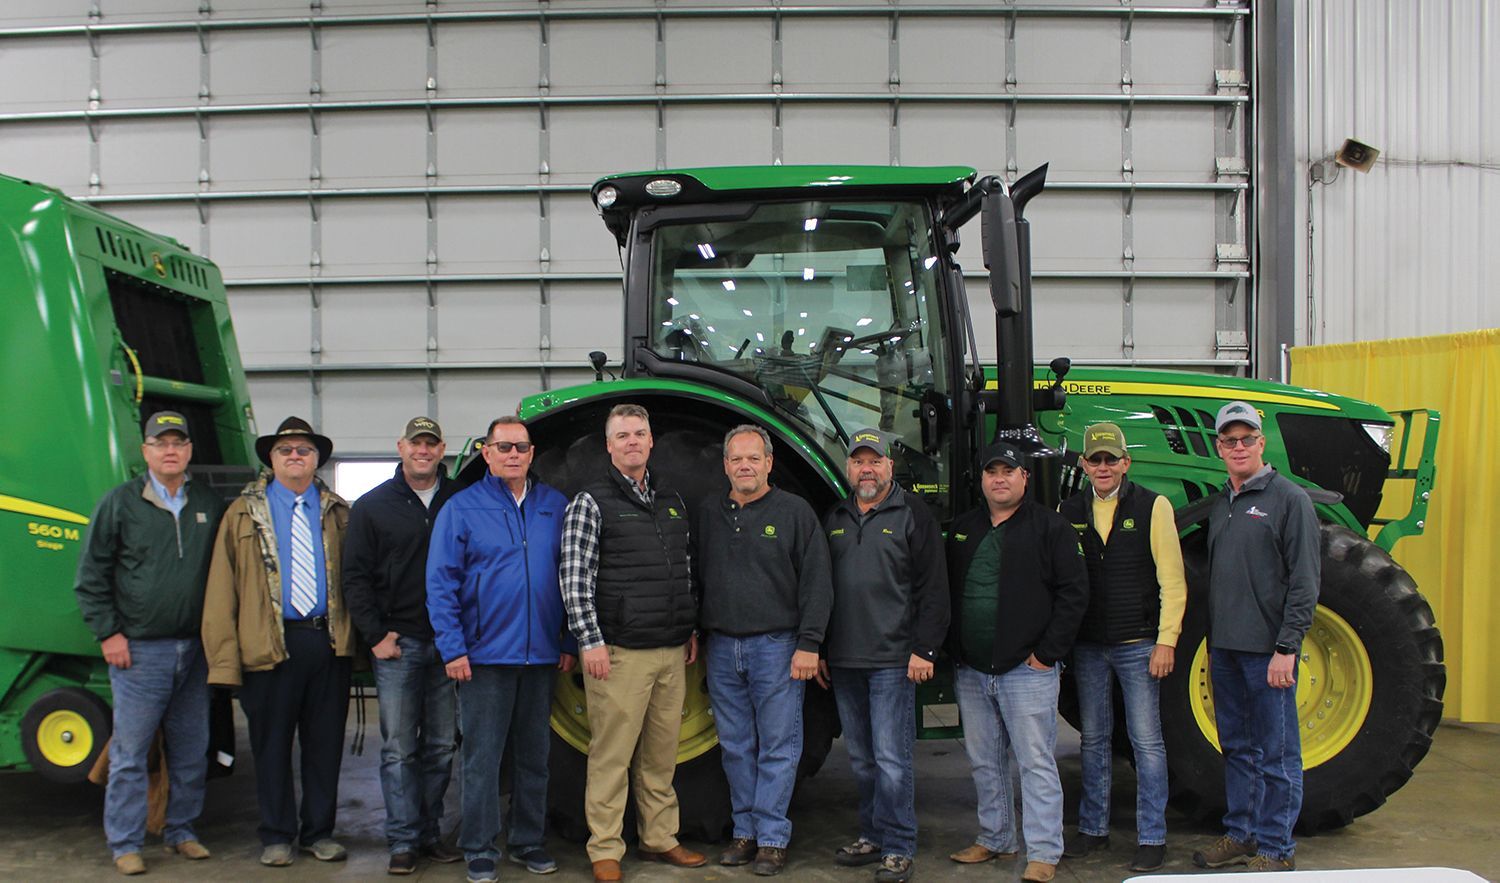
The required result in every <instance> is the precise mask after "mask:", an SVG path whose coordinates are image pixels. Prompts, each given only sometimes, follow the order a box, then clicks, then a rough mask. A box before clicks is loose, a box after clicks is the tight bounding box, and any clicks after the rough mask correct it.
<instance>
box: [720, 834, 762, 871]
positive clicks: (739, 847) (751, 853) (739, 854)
mask: <svg viewBox="0 0 1500 883" xmlns="http://www.w3.org/2000/svg"><path fill="white" fill-rule="evenodd" d="M754 860H755V840H754V839H752V838H750V837H736V838H734V840H732V841H730V843H729V848H728V849H726V850H724V851H723V852H721V853H719V864H721V865H724V866H725V867H730V868H737V867H739V866H740V865H748V864H750V863H751V862H752V861H754Z"/></svg>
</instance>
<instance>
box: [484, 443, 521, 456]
mask: <svg viewBox="0 0 1500 883" xmlns="http://www.w3.org/2000/svg"><path fill="white" fill-rule="evenodd" d="M485 447H487V448H494V449H495V450H497V451H499V452H500V453H502V454H509V453H510V451H511V448H515V449H516V450H517V451H520V452H521V453H523V454H524V453H526V452H527V451H529V450H531V442H512V441H493V442H490V443H489V444H487V445H485Z"/></svg>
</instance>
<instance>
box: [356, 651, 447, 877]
mask: <svg viewBox="0 0 1500 883" xmlns="http://www.w3.org/2000/svg"><path fill="white" fill-rule="evenodd" d="M396 646H397V647H400V648H401V656H400V658H398V659H375V660H374V666H375V689H376V690H377V691H378V697H379V699H380V738H381V745H380V792H381V794H382V795H383V796H384V797H385V842H386V845H387V847H388V848H389V849H390V851H391V853H392V854H393V855H394V854H395V853H398V852H413V851H415V850H416V849H417V848H418V847H421V846H426V845H428V844H431V843H436V842H438V841H439V840H441V839H442V831H441V830H439V827H438V826H439V825H440V824H441V822H442V820H443V794H444V793H446V792H447V790H448V779H449V778H450V777H451V775H452V773H453V750H454V739H455V737H456V735H457V729H458V708H457V693H455V692H454V687H453V681H452V680H450V679H449V678H448V673H447V671H446V670H445V669H444V667H443V661H442V659H440V658H439V657H438V655H437V650H436V648H435V647H434V646H433V643H432V641H426V640H423V639H421V638H409V637H406V636H405V635H402V636H400V637H398V638H397V639H396Z"/></svg>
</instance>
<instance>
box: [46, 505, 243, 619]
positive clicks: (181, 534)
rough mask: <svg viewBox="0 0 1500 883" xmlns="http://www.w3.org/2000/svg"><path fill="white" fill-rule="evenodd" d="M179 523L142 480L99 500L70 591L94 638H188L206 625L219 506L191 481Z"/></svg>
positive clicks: (220, 506) (220, 507)
mask: <svg viewBox="0 0 1500 883" xmlns="http://www.w3.org/2000/svg"><path fill="white" fill-rule="evenodd" d="M186 492H187V502H186V503H185V504H184V505H183V507H182V512H181V514H180V515H179V516H178V517H177V518H173V517H172V511H171V510H170V509H168V508H167V507H166V504H165V503H163V502H162V501H161V499H160V498H159V497H157V495H156V491H155V489H154V488H152V486H151V481H150V479H149V478H148V477H147V476H146V475H142V476H140V477H139V478H132V479H131V480H130V481H127V482H125V483H124V484H122V485H120V486H119V487H117V488H115V489H114V490H112V491H110V492H109V493H107V494H105V495H104V499H102V500H100V501H99V505H98V507H96V508H95V509H94V517H93V519H92V520H91V521H90V522H89V528H88V535H87V537H86V538H85V540H84V545H83V554H82V555H80V556H79V559H78V581H77V583H76V584H75V585H74V588H73V591H74V593H75V594H76V595H77V596H78V609H79V610H80V611H81V612H82V613H83V621H84V624H85V625H87V626H88V628H89V631H91V632H93V633H94V637H95V638H97V639H99V640H100V641H103V640H104V639H105V638H108V637H110V636H111V635H115V634H118V633H123V634H124V635H125V637H127V638H134V639H137V640H144V639H148V638H192V637H196V636H197V635H198V632H199V628H200V625H201V623H202V621H203V587H204V584H205V583H206V582H207V580H208V562H209V558H210V556H211V555H212V554H213V542H214V535H215V533H216V532H217V531H218V529H219V517H220V516H222V515H223V514H224V502H223V501H222V500H221V499H219V495H218V494H216V493H215V492H214V491H213V490H211V489H210V488H209V487H208V485H207V484H204V483H201V482H195V481H188V483H187V485H186Z"/></svg>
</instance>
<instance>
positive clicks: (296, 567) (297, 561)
mask: <svg viewBox="0 0 1500 883" xmlns="http://www.w3.org/2000/svg"><path fill="white" fill-rule="evenodd" d="M306 510H307V501H306V500H304V499H302V497H301V495H298V496H297V498H296V499H295V500H293V501H292V609H293V610H295V611H297V615H298V616H304V617H305V616H307V614H308V613H310V612H312V609H313V608H314V607H316V606H318V574H317V570H316V567H317V558H316V557H314V555H313V545H312V528H311V527H310V526H308V523H307V511H306Z"/></svg>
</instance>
